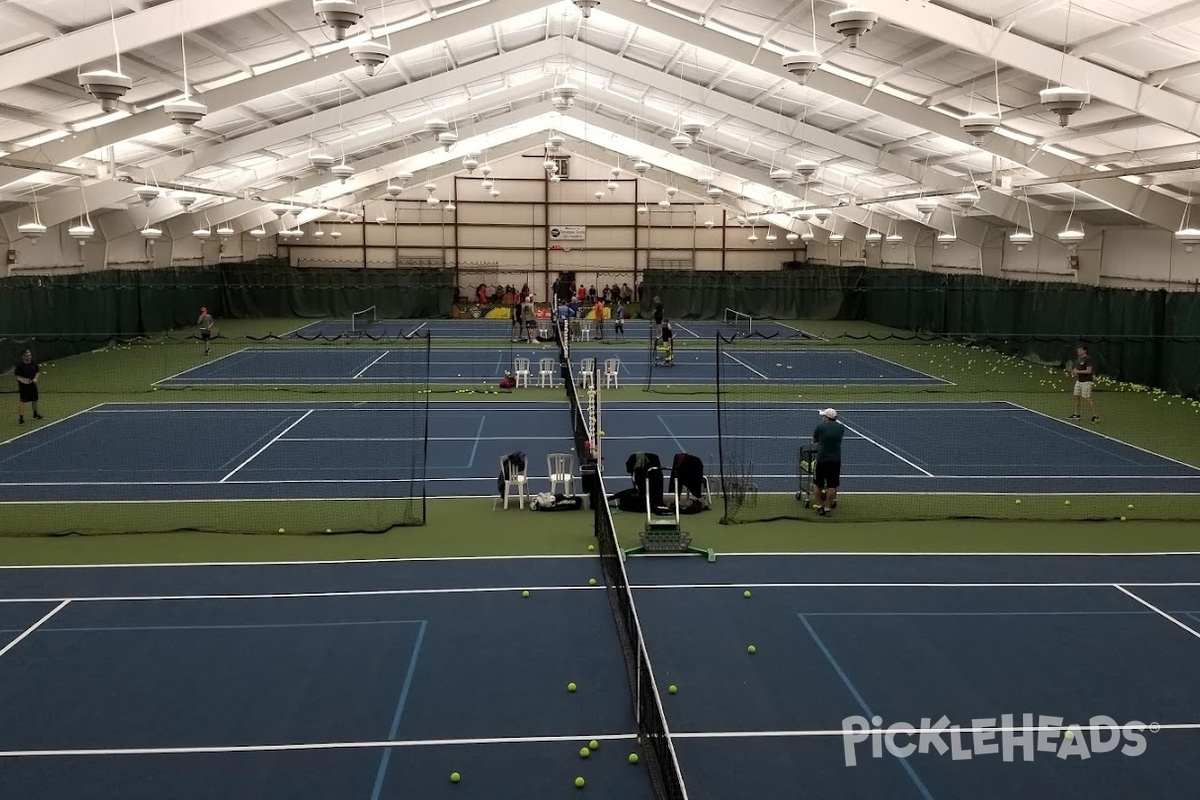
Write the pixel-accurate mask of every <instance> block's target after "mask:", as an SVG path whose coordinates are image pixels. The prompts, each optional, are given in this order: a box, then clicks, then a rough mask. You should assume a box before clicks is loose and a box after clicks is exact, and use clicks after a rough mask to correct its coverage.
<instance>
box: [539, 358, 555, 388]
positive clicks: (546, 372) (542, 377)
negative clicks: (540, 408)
mask: <svg viewBox="0 0 1200 800" xmlns="http://www.w3.org/2000/svg"><path fill="white" fill-rule="evenodd" d="M556 371H557V367H556V365H555V363H554V359H553V358H543V359H540V360H539V361H538V386H549V387H550V388H551V389H553V388H554V373H555V372H556Z"/></svg>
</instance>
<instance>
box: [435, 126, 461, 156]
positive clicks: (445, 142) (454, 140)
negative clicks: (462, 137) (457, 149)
mask: <svg viewBox="0 0 1200 800" xmlns="http://www.w3.org/2000/svg"><path fill="white" fill-rule="evenodd" d="M437 140H438V144H440V145H441V146H442V147H444V148H446V152H450V150H451V148H453V147H454V145H456V144H458V134H457V133H455V132H454V131H442V132H441V133H439V134H438V135H437Z"/></svg>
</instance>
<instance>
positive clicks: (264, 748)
mask: <svg viewBox="0 0 1200 800" xmlns="http://www.w3.org/2000/svg"><path fill="white" fill-rule="evenodd" d="M637 736H638V735H637V734H636V733H601V734H595V733H581V734H578V735H575V736H499V737H495V738H490V739H384V740H382V741H375V742H298V743H294V744H237V745H211V746H208V747H123V748H122V747H118V748H105V749H80V750H0V758H33V757H80V756H158V755H200V754H212V753H278V752H288V751H297V750H377V749H381V748H384V747H477V746H480V745H495V744H557V743H561V742H577V743H586V742H590V741H592V740H593V739H594V740H596V741H598V742H617V741H631V740H634V739H637Z"/></svg>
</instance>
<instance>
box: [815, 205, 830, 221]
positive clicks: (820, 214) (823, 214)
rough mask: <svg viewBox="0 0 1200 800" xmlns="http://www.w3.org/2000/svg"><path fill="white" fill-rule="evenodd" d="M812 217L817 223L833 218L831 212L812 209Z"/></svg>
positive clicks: (826, 209) (823, 209) (824, 209)
mask: <svg viewBox="0 0 1200 800" xmlns="http://www.w3.org/2000/svg"><path fill="white" fill-rule="evenodd" d="M812 215H813V216H814V217H816V218H817V222H824V221H825V220H827V219H829V218H830V217H832V216H833V212H832V211H830V210H829V209H828V208H814V209H813V212H812Z"/></svg>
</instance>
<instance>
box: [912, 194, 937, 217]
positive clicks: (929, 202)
mask: <svg viewBox="0 0 1200 800" xmlns="http://www.w3.org/2000/svg"><path fill="white" fill-rule="evenodd" d="M916 205H917V212H918V213H920V214H926V215H928V214H932V213H933V212H934V211H937V207H938V201H937V200H934V199H933V198H932V197H922V198H920V199H918V200H917V204H916Z"/></svg>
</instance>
